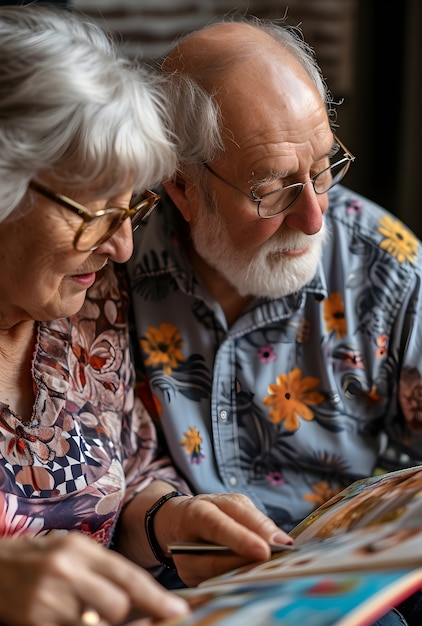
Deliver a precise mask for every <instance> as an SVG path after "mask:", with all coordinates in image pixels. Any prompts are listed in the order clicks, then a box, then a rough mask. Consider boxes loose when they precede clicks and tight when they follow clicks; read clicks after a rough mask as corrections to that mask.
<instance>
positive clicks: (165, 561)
mask: <svg viewBox="0 0 422 626" xmlns="http://www.w3.org/2000/svg"><path fill="white" fill-rule="evenodd" d="M185 495H186V494H184V493H181V492H180V491H170V492H169V493H166V494H165V495H164V496H162V497H161V498H160V499H159V500H157V502H154V504H153V505H152V507H151V508H150V509H148V511H147V512H146V513H145V532H146V535H147V539H148V543H149V546H150V548H151V551H152V553H153V555H154V556H155V558H156V559H157V561H158V562H159V563H161V565H164V566H165V567H167V568H168V569H175V567H174V561H173V559H172V558H170V557H168V556H166V555H165V554H164V552H163V551H162V550H161V548H160V544H159V543H158V541H157V537H156V536H155V532H154V517H155V514H156V513H157V511H158V510H159V509H160V508H161V507H162V506H163V504H164V503H165V502H167V500H170V498H177V497H179V496H185Z"/></svg>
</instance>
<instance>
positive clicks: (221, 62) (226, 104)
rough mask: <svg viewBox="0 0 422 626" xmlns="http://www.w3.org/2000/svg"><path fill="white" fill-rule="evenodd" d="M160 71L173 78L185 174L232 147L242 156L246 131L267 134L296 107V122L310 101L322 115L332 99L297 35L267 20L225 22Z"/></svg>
mask: <svg viewBox="0 0 422 626" xmlns="http://www.w3.org/2000/svg"><path fill="white" fill-rule="evenodd" d="M162 71H163V72H164V73H165V74H166V75H167V76H168V77H169V78H170V80H169V81H168V84H167V88H168V90H169V101H170V102H171V103H172V105H173V106H174V113H173V115H172V117H173V119H174V120H175V134H176V136H177V137H178V141H179V156H180V164H181V168H182V169H183V167H184V166H187V165H189V164H195V163H198V162H204V161H205V162H211V161H213V160H214V159H215V158H217V157H218V156H219V154H221V153H223V152H226V150H227V147H230V145H231V146H233V145H234V144H236V143H238V144H239V145H238V147H239V149H242V147H241V144H242V142H243V140H242V139H241V137H240V134H243V129H246V133H251V134H252V133H254V132H255V130H258V129H259V128H261V129H264V128H265V127H268V129H269V130H268V132H270V130H271V124H270V119H271V118H272V119H274V118H278V117H280V116H283V115H284V114H287V113H288V112H292V111H293V112H294V110H295V109H297V108H298V107H297V104H298V103H299V104H302V105H303V106H302V108H301V110H300V111H299V110H298V114H299V116H298V118H297V123H300V115H301V114H302V112H303V115H308V113H309V110H310V107H309V106H307V105H308V103H309V102H310V100H313V101H315V102H317V106H318V107H320V108H322V109H325V107H326V105H327V103H328V104H329V100H330V98H329V95H328V92H327V89H326V86H325V83H324V81H323V79H322V77H321V73H320V69H319V67H318V65H317V63H316V61H315V58H314V56H313V53H312V51H311V49H310V48H309V46H308V45H307V44H306V42H304V41H303V39H302V37H301V35H300V33H299V32H298V31H297V29H292V28H289V27H287V26H277V25H274V24H273V23H271V22H269V21H268V22H266V21H262V20H257V19H253V20H252V21H250V20H243V21H240V22H238V21H223V22H220V23H216V24H213V25H210V26H207V27H205V28H203V29H201V30H199V31H196V32H193V33H191V34H189V35H187V36H186V37H185V38H184V39H182V40H181V41H179V43H178V44H177V45H176V46H175V47H174V49H173V50H172V51H171V52H170V53H169V55H168V56H167V57H166V59H165V60H164V61H163V64H162ZM287 122H288V120H287V116H286V123H287ZM291 123H293V124H294V123H296V122H295V121H294V120H292V121H291ZM264 132H265V130H264ZM261 134H262V133H261Z"/></svg>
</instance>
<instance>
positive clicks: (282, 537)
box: [272, 531, 293, 546]
mask: <svg viewBox="0 0 422 626" xmlns="http://www.w3.org/2000/svg"><path fill="white" fill-rule="evenodd" d="M272 543H281V544H284V545H287V546H291V545H292V543H293V539H292V538H291V537H289V535H287V534H286V533H284V532H282V531H280V532H278V533H276V534H275V535H274V537H273V538H272Z"/></svg>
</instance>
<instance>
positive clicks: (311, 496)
mask: <svg viewBox="0 0 422 626" xmlns="http://www.w3.org/2000/svg"><path fill="white" fill-rule="evenodd" d="M312 489H313V491H312V493H307V494H306V495H305V496H303V497H304V499H305V500H307V501H308V502H314V503H315V508H316V507H318V506H321V504H324V502H326V501H327V500H329V499H330V498H331V497H332V496H334V495H335V494H336V493H339V491H341V489H332V488H331V487H330V485H329V483H327V481H325V480H323V481H322V482H320V483H315V484H314V485H312Z"/></svg>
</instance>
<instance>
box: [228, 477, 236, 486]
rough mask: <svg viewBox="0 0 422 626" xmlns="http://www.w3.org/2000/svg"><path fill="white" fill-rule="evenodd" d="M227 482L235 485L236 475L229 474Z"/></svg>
mask: <svg viewBox="0 0 422 626" xmlns="http://www.w3.org/2000/svg"><path fill="white" fill-rule="evenodd" d="M229 483H230V484H231V486H232V487H235V486H236V485H237V478H236V476H230V478H229Z"/></svg>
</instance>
